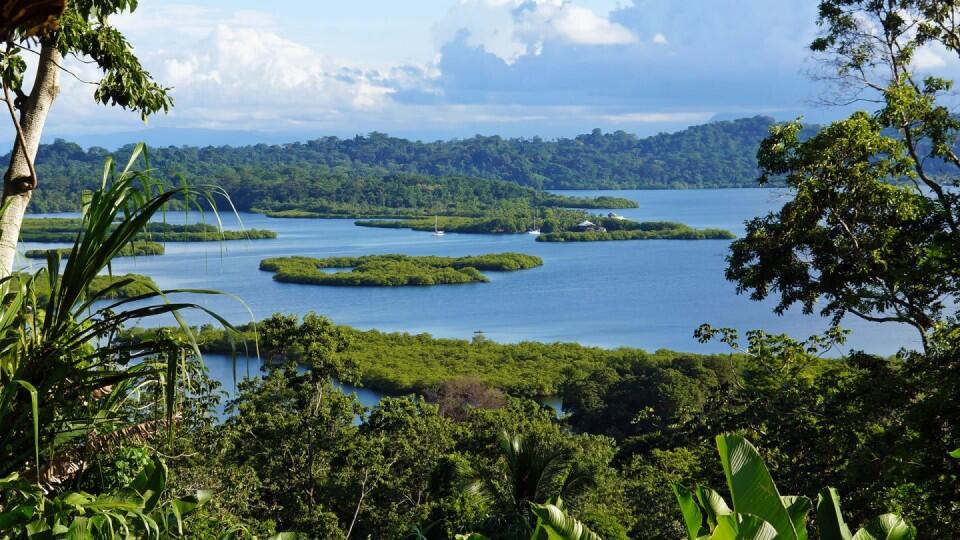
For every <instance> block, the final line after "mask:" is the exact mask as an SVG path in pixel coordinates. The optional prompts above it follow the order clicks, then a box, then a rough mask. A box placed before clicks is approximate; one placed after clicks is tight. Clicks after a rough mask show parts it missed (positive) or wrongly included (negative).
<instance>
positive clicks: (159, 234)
mask: <svg viewBox="0 0 960 540" xmlns="http://www.w3.org/2000/svg"><path fill="white" fill-rule="evenodd" d="M82 227H83V222H82V220H81V219H80V218H26V219H24V220H23V227H22V228H21V229H20V238H21V240H23V241H24V242H37V243H55V242H73V241H74V240H76V239H77V234H78V233H79V232H80V229H81V228H82ZM114 228H116V224H113V225H111V226H110V229H111V230H112V229H114ZM276 237H277V233H275V232H273V231H269V230H265V229H244V230H242V231H230V230H223V229H221V228H220V227H218V226H216V225H212V224H209V223H188V224H173V223H164V222H153V223H150V224H148V225H146V226H145V227H144V229H143V231H142V232H141V233H140V236H139V237H138V241H137V242H136V243H135V244H134V245H133V246H126V247H124V249H125V250H126V253H133V252H134V251H136V250H138V249H139V250H140V251H142V252H143V253H137V254H144V255H145V254H148V252H150V253H149V254H151V255H153V254H157V253H154V252H155V251H156V244H157V242H213V241H221V240H259V239H264V238H276ZM138 246H139V247H138ZM161 247H162V246H161ZM161 253H162V251H161Z"/></svg>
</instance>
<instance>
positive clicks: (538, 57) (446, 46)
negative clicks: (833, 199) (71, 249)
mask: <svg viewBox="0 0 960 540" xmlns="http://www.w3.org/2000/svg"><path fill="white" fill-rule="evenodd" d="M815 16H816V2H815V1H813V0H776V1H771V0H685V1H679V0H633V1H629V0H415V1H414V0H411V1H397V0H351V1H349V2H344V1H341V0H314V1H308V0H293V1H291V0H281V1H275V2H271V3H264V2H262V1H256V2H255V1H251V0H234V1H230V2H227V1H223V0H193V1H190V0H186V1H185V2H183V3H174V2H160V1H159V0H142V1H141V2H140V7H139V9H138V10H137V12H136V13H135V14H133V15H130V16H124V17H122V18H119V19H117V20H116V23H117V25H118V26H120V27H121V28H122V29H123V30H124V31H125V32H126V33H127V35H128V36H129V38H130V41H131V42H132V43H133V44H134V45H135V46H136V48H137V51H138V54H139V56H140V57H141V58H142V60H143V62H144V63H145V64H146V66H147V67H148V69H150V71H151V72H152V73H153V74H154V75H155V77H156V78H157V79H158V80H160V81H161V82H163V83H164V84H167V85H170V86H172V87H173V88H174V89H173V95H174V98H175V100H176V107H175V109H174V111H173V112H172V113H171V114H169V115H167V116H161V117H156V118H153V119H151V120H150V123H149V125H148V126H146V127H145V126H143V124H142V123H140V122H139V120H138V119H137V117H136V115H133V114H129V113H123V112H121V111H105V110H104V108H103V107H100V106H97V105H95V104H94V103H93V101H92V97H91V95H92V89H91V88H90V87H89V85H84V84H82V83H80V82H78V81H75V80H72V79H71V78H70V77H65V79H64V84H63V94H62V96H61V99H60V100H59V102H58V103H57V105H56V108H55V110H54V115H53V116H52V118H51V121H50V123H49V124H48V130H47V134H48V138H49V137H52V136H66V137H74V138H76V137H80V136H86V137H90V136H95V135H98V134H107V133H115V132H123V133H126V132H133V131H142V130H145V129H150V130H170V129H183V128H190V129H194V130H204V131H203V133H208V132H209V133H211V135H210V137H211V142H218V141H217V138H218V137H220V135H218V134H223V137H226V134H227V133H238V132H243V133H257V134H260V135H261V136H262V138H263V139H264V140H269V141H276V140H295V139H305V138H313V137H317V136H322V135H330V134H332V135H352V134H356V133H367V132H370V131H374V130H376V131H382V132H387V133H390V134H395V135H400V136H406V137H413V138H422V139H434V138H446V137H462V136H470V135H473V134H475V133H483V134H500V135H506V136H534V135H539V136H544V137H557V136H568V135H573V134H577V133H582V132H586V131H589V130H590V129H592V128H594V127H599V128H601V129H603V130H605V131H607V130H616V129H624V130H627V131H631V132H636V133H640V134H652V133H656V132H660V131H673V130H676V129H679V128H682V127H685V126H688V125H692V124H700V123H704V122H707V121H710V120H711V119H717V118H735V117H740V116H748V115H754V114H767V115H771V116H774V117H777V118H781V119H786V118H792V117H795V116H797V115H800V114H803V115H805V116H806V117H807V118H808V119H810V120H813V121H823V120H825V119H829V118H833V117H836V116H839V114H840V113H841V112H842V111H837V110H835V109H824V108H819V107H815V106H813V105H811V102H812V99H813V98H815V97H816V96H817V95H818V93H819V92H821V91H822V89H821V88H820V87H819V85H818V84H817V83H816V82H813V81H812V80H811V79H810V78H809V76H808V73H809V72H810V70H811V69H812V67H813V65H812V63H811V60H810V58H809V55H808V52H807V49H806V46H807V44H808V43H809V42H810V39H811V38H812V37H813V35H814V34H815V32H816V26H815ZM73 68H74V69H75V70H77V71H78V72H79V73H80V74H81V76H82V77H85V78H94V77H95V73H94V72H92V71H91V67H90V66H87V65H82V64H76V65H74V66H73ZM221 138H222V137H221Z"/></svg>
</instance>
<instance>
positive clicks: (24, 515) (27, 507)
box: [0, 504, 37, 531]
mask: <svg viewBox="0 0 960 540" xmlns="http://www.w3.org/2000/svg"><path fill="white" fill-rule="evenodd" d="M36 509H37V508H36V506H34V505H32V504H20V505H17V506H14V507H13V508H11V509H10V510H7V511H5V512H0V531H5V530H7V529H12V528H14V527H20V526H22V525H24V524H26V523H28V522H29V521H30V518H32V517H33V514H34V513H35V512H36Z"/></svg>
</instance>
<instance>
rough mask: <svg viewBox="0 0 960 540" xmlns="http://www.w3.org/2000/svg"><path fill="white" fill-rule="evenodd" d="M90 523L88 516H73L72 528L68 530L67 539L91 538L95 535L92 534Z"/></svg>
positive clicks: (81, 539)
mask: <svg viewBox="0 0 960 540" xmlns="http://www.w3.org/2000/svg"><path fill="white" fill-rule="evenodd" d="M90 525H91V524H90V520H89V519H88V518H85V517H83V516H77V517H75V518H73V522H72V523H70V529H68V530H67V535H66V537H65V538H66V540H91V539H92V538H93V535H91V534H90Z"/></svg>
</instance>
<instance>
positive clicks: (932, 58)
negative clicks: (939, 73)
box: [911, 47, 947, 70]
mask: <svg viewBox="0 0 960 540" xmlns="http://www.w3.org/2000/svg"><path fill="white" fill-rule="evenodd" d="M911 64H912V65H913V68H914V69H918V70H927V69H934V68H941V67H944V66H946V65H947V61H946V60H944V59H943V57H942V56H940V55H939V54H937V52H936V51H934V50H933V49H931V48H930V47H920V48H919V49H917V50H916V52H914V53H913V61H912V62H911Z"/></svg>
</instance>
